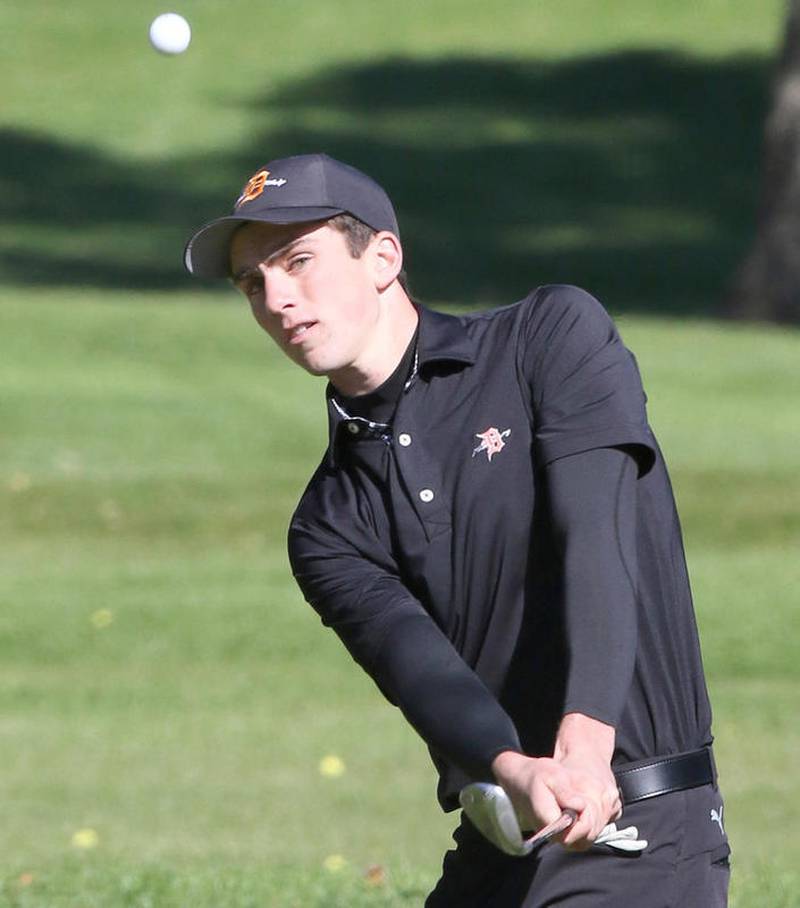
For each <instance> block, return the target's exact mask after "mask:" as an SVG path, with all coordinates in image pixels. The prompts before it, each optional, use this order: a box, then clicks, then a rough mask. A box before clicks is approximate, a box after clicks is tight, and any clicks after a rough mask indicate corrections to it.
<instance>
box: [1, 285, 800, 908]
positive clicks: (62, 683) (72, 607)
mask: <svg viewBox="0 0 800 908" xmlns="http://www.w3.org/2000/svg"><path fill="white" fill-rule="evenodd" d="M0 312H2V320H3V332H2V336H3V347H4V353H3V357H2V359H1V360H0V384H1V385H2V387H3V388H4V397H3V404H2V407H3V434H2V443H1V445H0V499H2V500H1V501H0V534H1V535H0V552H1V553H2V554H1V555H0V558H1V559H2V561H1V562H0V717H1V718H0V746H1V747H2V749H3V753H4V754H6V759H5V761H4V769H3V772H2V773H1V774H0V797H1V798H2V803H3V804H4V811H5V817H6V822H5V823H4V824H2V826H0V851H1V852H2V854H3V855H4V867H5V871H4V873H3V874H2V875H1V876H0V878H2V879H3V881H4V882H3V888H1V889H0V905H9V906H11V905H14V906H16V905H19V906H28V905H37V906H38V905H46V906H62V905H63V906H67V905H69V906H72V905H75V906H89V905H102V906H108V905H121V906H122V905H132V906H148V905H153V906H158V908H161V906H176V908H177V906H183V905H186V904H196V905H197V906H204V905H208V906H209V908H210V906H214V908H222V906H237V908H241V906H247V905H259V906H261V905H278V906H289V905H298V906H300V905H302V906H306V905H319V906H328V905H343V906H344V905H354V906H357V905H362V904H363V905H398V906H400V905H405V906H412V905H418V904H420V903H421V901H422V896H421V893H422V892H424V891H425V890H426V887H429V886H430V885H432V883H433V881H434V880H435V877H436V873H437V869H438V864H439V860H440V857H441V854H442V853H443V852H444V850H445V848H446V847H447V844H448V839H449V831H450V828H451V825H452V821H451V819H450V818H447V817H443V816H441V815H440V814H439V812H438V809H437V808H436V807H435V806H434V797H433V786H434V776H433V772H432V770H431V768H430V766H429V765H428V760H427V756H426V754H425V752H424V748H423V747H422V746H421V744H420V743H419V741H418V740H417V739H416V738H415V736H414V735H413V733H411V732H410V731H409V730H408V729H407V728H406V727H405V724H404V722H403V721H402V719H401V717H400V716H399V714H398V713H397V711H396V710H393V709H391V708H390V707H389V706H387V705H386V704H384V702H383V701H382V700H381V698H380V696H379V695H378V693H377V692H376V691H375V690H374V689H373V688H372V686H371V683H370V682H369V681H368V680H367V679H366V677H365V676H363V675H362V673H361V672H360V670H359V669H357V668H356V667H355V666H354V665H353V664H352V663H351V662H350V660H349V658H348V657H347V656H346V654H345V653H344V651H343V650H342V648H341V647H340V645H339V644H338V643H337V641H336V640H335V638H334V637H333V635H332V634H330V633H329V632H327V631H325V630H324V629H322V628H321V627H320V626H319V624H318V621H317V619H316V617H315V616H314V614H313V612H312V610H311V609H310V608H309V607H308V606H306V605H304V604H303V603H302V602H301V600H300V597H299V595H298V593H297V591H296V590H295V588H294V586H293V583H292V581H291V579H290V576H289V571H288V566H287V564H286V557H285V554H284V536H285V528H286V523H287V520H288V516H289V514H290V512H291V508H292V505H293V503H294V501H295V500H296V498H297V495H298V494H299V493H300V491H301V490H302V487H303V485H304V483H305V481H306V479H307V477H308V475H309V473H310V471H311V470H312V469H313V467H314V465H315V464H316V461H317V459H318V456H319V454H320V452H321V449H322V445H323V431H324V430H323V427H322V421H323V406H322V396H321V391H322V384H321V383H320V382H318V381H315V380H313V379H309V378H307V377H306V376H304V375H302V374H296V373H295V372H294V371H293V370H292V367H291V365H290V364H289V363H288V362H284V361H283V360H282V359H281V358H280V357H279V356H278V354H277V353H276V352H275V351H274V350H273V349H272V348H271V347H270V346H269V343H268V341H267V339H266V338H265V337H262V336H261V335H260V334H259V333H258V332H257V330H256V328H255V326H253V325H251V324H250V320H249V315H248V314H246V313H245V311H244V309H243V308H242V307H241V305H240V304H239V302H238V300H237V299H236V298H234V297H233V295H231V296H230V297H227V296H226V297H225V301H224V302H223V304H222V305H210V304H208V303H204V302H199V301H198V300H197V299H195V298H186V299H176V298H174V297H172V298H170V299H169V300H167V299H166V298H161V299H159V298H158V297H154V296H151V295H138V296H137V295H130V296H128V297H122V296H116V297H114V299H113V301H111V302H109V301H107V300H106V299H105V298H104V295H103V294H100V293H95V294H92V293H88V292H87V293H83V294H77V293H76V294H59V295H57V296H56V295H51V294H48V293H45V292H39V293H32V294H26V295H25V297H21V296H19V295H17V294H16V293H5V294H2V295H0ZM620 323H621V327H622V330H623V334H624V336H625V338H626V340H627V341H628V343H629V344H630V345H631V346H632V347H633V348H634V349H635V350H636V352H637V355H638V359H639V362H640V366H641V368H642V371H643V373H644V376H645V381H646V385H647V389H648V392H649V395H650V399H651V404H650V409H651V417H652V420H653V423H654V425H655V428H656V430H657V432H658V434H659V437H660V439H661V442H662V446H663V448H664V450H665V453H666V455H667V458H668V460H669V461H670V463H671V464H672V468H673V469H672V472H673V479H674V483H675V487H676V494H677V497H678V500H679V503H680V505H681V511H682V515H683V519H684V524H685V531H686V540H687V549H688V558H689V564H690V569H691V572H692V577H693V584H694V589H695V595H696V600H697V609H698V620H699V623H700V627H701V633H702V636H703V639H704V649H705V660H706V665H707V671H708V677H709V683H710V687H711V691H712V696H713V699H714V706H715V710H716V723H715V729H716V733H717V750H718V756H719V763H720V766H721V769H722V781H723V784H724V786H725V793H726V798H727V807H726V819H727V826H728V829H729V832H730V835H731V839H732V842H733V846H734V849H735V864H734V866H735V877H734V881H735V882H734V905H735V906H737V908H761V906H763V905H766V904H769V905H770V908H773V906H794V905H798V904H800V902H798V900H797V897H796V892H797V891H798V885H800V878H798V874H797V870H796V863H797V862H796V856H797V853H796V847H795V845H794V843H793V840H792V837H791V836H789V835H787V834H786V831H787V830H789V829H791V828H792V824H793V819H794V810H795V806H796V804H797V803H800V786H798V782H797V776H796V773H795V772H794V768H795V767H796V766H797V764H798V760H800V732H798V728H797V724H796V722H795V715H796V703H797V695H798V692H799V689H800V683H799V677H798V676H799V674H800V672H799V671H798V668H797V663H796V658H795V649H796V647H795V643H794V640H793V639H792V635H791V633H790V629H791V628H792V627H793V621H794V617H795V615H796V613H797V605H798V594H797V590H798V588H800V584H799V583H798V581H800V576H798V567H797V559H796V557H795V556H794V553H795V552H796V550H797V545H798V542H800V525H799V524H798V518H797V514H798V512H799V509H798V503H799V500H800V489H798V482H797V479H796V475H795V472H794V470H793V463H794V461H793V458H794V445H795V443H796V439H797V437H798V428H799V426H798V417H797V415H796V412H795V409H794V407H793V402H792V392H791V383H792V381H793V376H794V375H795V374H796V367H795V363H796V362H797V357H798V355H800V337H798V336H797V335H795V334H790V333H784V332H780V331H775V330H772V329H768V328H764V329H762V328H748V329H744V328H740V327H735V326H720V325H714V324H712V323H707V322H695V323H680V322H677V321H668V320H654V319H648V318H642V317H632V316H627V317H624V318H622V319H621V320H620ZM102 609H107V610H109V611H110V613H111V619H112V620H111V623H110V624H108V625H107V626H105V627H99V628H98V627H96V626H95V625H94V624H93V616H95V615H96V613H97V612H98V611H99V610H102ZM328 754H335V755H338V756H339V757H340V758H341V759H342V760H343V761H344V763H345V766H346V772H345V773H344V775H343V776H341V777H340V778H333V779H332V778H326V777H324V776H322V775H321V774H320V772H319V769H318V766H319V761H320V760H321V759H322V757H324V756H325V755H328ZM387 780H390V782H391V784H387ZM87 827H88V828H92V829H95V830H96V831H97V834H98V836H99V844H98V846H97V847H96V848H95V849H93V850H91V851H89V852H86V853H81V852H79V851H78V850H76V849H75V848H74V847H73V846H72V844H71V840H72V836H73V834H74V833H75V832H76V831H77V830H79V829H82V828H87ZM331 855H340V856H341V857H342V859H343V860H344V862H345V863H344V865H343V867H342V869H340V870H338V871H329V870H326V869H325V867H324V862H325V860H326V858H329V857H330V856H331ZM374 864H377V865H380V866H381V867H382V868H384V869H385V871H386V873H387V879H388V882H387V883H386V884H384V885H381V886H377V887H370V886H369V885H368V884H367V882H366V881H365V880H364V878H363V874H364V872H365V870H366V868H368V867H369V866H370V865H374ZM25 874H32V875H33V881H32V882H31V883H30V884H29V885H25V883H26V882H27V880H28V878H27V877H25V876H24V875H25Z"/></svg>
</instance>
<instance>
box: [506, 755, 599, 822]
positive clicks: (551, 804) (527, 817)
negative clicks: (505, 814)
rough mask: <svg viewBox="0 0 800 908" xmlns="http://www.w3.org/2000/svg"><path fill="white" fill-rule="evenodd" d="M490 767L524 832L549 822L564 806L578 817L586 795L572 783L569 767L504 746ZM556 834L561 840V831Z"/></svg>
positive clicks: (585, 802)
mask: <svg viewBox="0 0 800 908" xmlns="http://www.w3.org/2000/svg"><path fill="white" fill-rule="evenodd" d="M492 771H493V773H494V776H495V779H496V780H497V784H498V785H500V786H502V788H503V789H504V790H505V792H506V794H507V795H508V796H509V798H510V799H511V803H512V804H513V805H514V810H515V811H516V814H517V817H518V818H519V823H520V827H521V828H522V830H523V831H524V832H530V831H533V830H538V829H541V827H542V826H546V825H547V824H548V823H552V822H553V821H554V820H557V819H558V818H559V817H560V816H561V813H562V811H563V810H564V808H566V807H569V808H571V809H572V810H574V811H575V812H576V813H577V814H578V819H580V817H581V816H582V815H583V812H584V811H585V810H586V808H587V800H586V798H585V797H584V796H583V795H582V794H580V792H579V791H578V789H577V788H576V787H575V786H574V785H573V782H572V778H571V776H572V773H571V771H570V770H568V769H567V768H565V767H562V766H560V765H559V764H558V763H557V762H556V761H555V760H554V759H551V758H550V757H526V756H525V755H524V754H520V753H516V752H514V751H510V750H506V751H503V753H501V754H499V755H498V756H497V757H495V759H494V761H493V762H492ZM576 822H577V821H576ZM559 838H560V840H563V839H564V835H562V836H560V837H559Z"/></svg>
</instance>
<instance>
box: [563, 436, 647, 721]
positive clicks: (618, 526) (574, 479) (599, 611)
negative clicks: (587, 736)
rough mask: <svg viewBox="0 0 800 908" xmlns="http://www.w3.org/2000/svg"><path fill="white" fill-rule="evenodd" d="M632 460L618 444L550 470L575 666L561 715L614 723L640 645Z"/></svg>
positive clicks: (570, 652) (567, 626) (567, 628)
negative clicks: (574, 715)
mask: <svg viewBox="0 0 800 908" xmlns="http://www.w3.org/2000/svg"><path fill="white" fill-rule="evenodd" d="M636 477H637V464H636V461H635V460H634V458H633V457H632V456H631V455H630V454H628V453H626V452H625V451H623V450H618V449H616V448H599V449H595V450H590V451H586V452H583V453H581V454H575V455H572V456H570V457H564V458H561V459H560V460H556V461H554V462H553V463H551V464H549V465H548V466H547V468H546V479H547V486H548V495H549V500H550V507H551V519H552V523H553V530H554V533H555V537H556V540H557V543H558V548H559V550H560V552H561V556H562V577H563V589H564V599H563V608H564V628H565V631H564V632H565V639H566V646H567V653H568V658H569V668H568V675H567V686H566V697H565V702H564V707H563V714H564V715H568V714H582V715H584V716H587V717H590V718H592V719H595V720H599V721H600V722H602V723H605V724H606V725H609V726H616V725H617V723H618V721H619V718H620V716H621V715H622V711H623V709H624V707H625V703H626V699H627V696H628V691H629V688H630V683H631V679H632V677H633V670H634V664H635V660H636V647H637V614H636V588H635V577H636V482H637V479H636Z"/></svg>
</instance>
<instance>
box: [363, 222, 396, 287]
mask: <svg viewBox="0 0 800 908" xmlns="http://www.w3.org/2000/svg"><path fill="white" fill-rule="evenodd" d="M370 252H371V253H372V262H373V269H374V275H375V286H376V287H377V289H378V290H385V289H386V288H387V287H388V286H389V285H390V284H391V283H392V281H394V280H395V279H396V278H397V275H398V274H400V272H401V270H402V268H403V247H402V246H401V245H400V240H399V239H398V238H397V237H396V236H395V235H394V234H393V233H389V231H388V230H382V231H381V232H380V233H378V234H376V235H375V236H374V237H373V240H372V244H371V246H370Z"/></svg>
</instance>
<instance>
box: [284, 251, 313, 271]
mask: <svg viewBox="0 0 800 908" xmlns="http://www.w3.org/2000/svg"><path fill="white" fill-rule="evenodd" d="M310 261H311V256H310V255H308V254H305V253H304V254H303V255H294V256H292V258H290V259H289V271H291V272H297V271H302V270H303V268H305V266H306V265H307V264H308V262H310Z"/></svg>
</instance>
